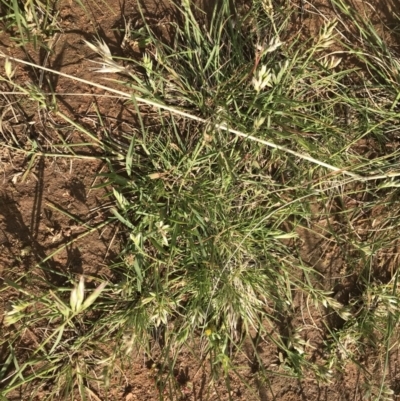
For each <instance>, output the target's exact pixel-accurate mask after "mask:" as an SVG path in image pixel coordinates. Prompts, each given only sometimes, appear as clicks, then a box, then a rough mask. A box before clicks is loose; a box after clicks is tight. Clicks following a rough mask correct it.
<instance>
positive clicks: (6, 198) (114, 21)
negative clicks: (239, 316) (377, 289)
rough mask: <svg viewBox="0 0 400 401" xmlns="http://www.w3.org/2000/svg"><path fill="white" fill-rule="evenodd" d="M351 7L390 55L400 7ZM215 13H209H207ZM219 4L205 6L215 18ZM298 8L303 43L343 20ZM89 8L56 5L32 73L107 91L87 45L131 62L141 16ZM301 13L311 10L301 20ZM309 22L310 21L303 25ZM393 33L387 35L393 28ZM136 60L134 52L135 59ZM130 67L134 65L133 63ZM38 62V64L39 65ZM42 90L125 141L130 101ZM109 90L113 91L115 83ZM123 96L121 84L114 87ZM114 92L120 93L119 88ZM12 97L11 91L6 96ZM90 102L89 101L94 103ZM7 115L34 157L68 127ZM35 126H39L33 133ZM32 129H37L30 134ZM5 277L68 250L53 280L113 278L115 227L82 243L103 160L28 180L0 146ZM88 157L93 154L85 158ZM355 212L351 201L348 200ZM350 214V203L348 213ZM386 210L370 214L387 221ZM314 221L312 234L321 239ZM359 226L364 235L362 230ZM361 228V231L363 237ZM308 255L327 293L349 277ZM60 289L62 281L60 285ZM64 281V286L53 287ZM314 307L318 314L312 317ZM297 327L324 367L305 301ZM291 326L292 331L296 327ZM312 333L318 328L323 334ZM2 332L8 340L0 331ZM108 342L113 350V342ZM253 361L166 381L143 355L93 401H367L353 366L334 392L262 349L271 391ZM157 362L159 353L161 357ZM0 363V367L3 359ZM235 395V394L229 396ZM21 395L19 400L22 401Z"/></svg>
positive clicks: (131, 5)
mask: <svg viewBox="0 0 400 401" xmlns="http://www.w3.org/2000/svg"><path fill="white" fill-rule="evenodd" d="M353 2H354V7H355V8H356V9H358V10H360V11H362V12H364V13H365V15H366V16H368V17H372V18H373V19H372V20H373V22H374V24H376V26H379V27H380V29H381V32H382V34H383V36H385V35H386V37H387V38H388V40H390V42H391V44H392V45H393V46H396V47H397V46H399V45H400V41H399V38H400V33H399V34H398V35H397V34H396V30H394V31H393V28H396V29H397V31H398V28H397V27H395V25H394V23H395V20H394V18H393V10H399V9H400V3H399V2H398V1H397V0H371V1H370V2H369V3H367V2H364V1H361V0H359V1H356V0H353ZM209 3H210V4H209ZM212 3H213V2H212V1H210V2H208V3H206V4H203V7H204V8H205V9H210V7H211V6H212ZM300 3H302V4H303V2H299V4H297V2H296V3H293V5H292V6H293V7H299V18H298V20H297V21H295V22H294V32H295V30H296V29H299V28H301V29H303V30H304V34H305V35H312V34H313V33H315V32H316V30H317V28H318V26H320V24H321V19H320V17H318V16H317V15H316V13H315V9H321V8H324V9H325V10H326V12H325V11H324V14H325V15H332V17H334V16H335V13H336V11H335V9H333V8H332V6H331V5H330V2H328V1H325V0H324V1H320V0H318V1H314V0H311V1H310V2H304V5H303V6H301V4H300ZM85 4H87V7H88V13H86V12H85V11H84V10H83V9H82V8H81V7H80V6H78V5H77V4H76V2H75V1H71V0H61V1H60V2H59V6H58V11H59V18H58V20H59V23H60V32H59V33H57V34H56V36H55V38H54V39H53V42H52V44H51V45H52V50H53V52H52V53H51V54H50V55H47V54H46V53H44V52H40V54H39V56H38V55H37V52H36V53H35V52H34V51H32V52H31V56H32V57H33V58H34V59H35V57H36V59H35V61H36V62H38V63H40V64H42V65H46V66H48V67H50V68H54V69H56V70H59V71H62V72H65V73H68V74H71V75H75V76H79V77H82V78H87V79H90V80H93V79H95V80H97V81H98V82H101V78H100V77H96V76H95V75H94V73H93V71H92V68H93V64H91V63H90V61H89V59H90V57H91V56H92V54H91V51H90V49H89V48H88V47H87V46H85V45H84V44H83V39H86V40H92V39H93V37H94V36H95V35H96V34H98V35H100V37H101V38H103V39H104V40H105V41H106V43H107V44H108V45H109V47H110V49H111V51H112V52H113V54H114V55H119V56H123V55H124V54H125V52H126V49H122V48H121V43H122V39H123V29H124V26H125V25H124V24H125V21H126V20H128V19H129V18H131V17H135V16H137V5H136V3H135V1H133V0H127V1H124V2H119V1H118V0H107V1H106V2H104V3H103V2H94V1H87V2H85ZM303 8H304V9H303ZM145 13H146V15H147V16H148V18H150V19H152V20H153V21H154V23H155V24H160V26H161V27H162V24H163V21H165V20H168V19H171V18H173V17H174V13H173V8H172V7H171V6H170V5H169V3H168V2H167V0H165V1H164V2H161V1H152V0H146V2H145ZM301 13H304V14H301ZM388 28H390V35H389V33H388V32H389V29H388ZM3 35H4V36H3V37H1V38H0V50H2V51H4V52H5V53H8V54H10V55H13V56H15V57H21V58H26V55H24V54H23V53H22V52H21V50H20V49H19V48H17V47H15V46H13V45H12V43H11V42H10V41H9V39H8V38H7V37H6V36H5V34H3ZM131 50H133V53H132V54H134V50H135V49H131ZM130 56H131V54H130ZM37 57H39V58H37ZM36 74H37V72H34V71H33V70H32V69H30V68H23V67H18V69H17V76H18V79H21V80H22V81H29V80H33V79H35V80H36V79H37V75H36ZM41 79H42V82H43V90H45V91H46V90H47V89H49V88H50V87H51V88H52V89H53V90H54V91H55V92H58V93H67V94H69V95H65V96H62V97H60V100H61V106H60V107H61V110H62V111H63V112H64V113H66V114H67V115H69V116H70V117H71V118H73V119H74V120H75V121H76V122H79V123H80V124H82V125H83V126H87V127H88V128H90V129H91V131H92V132H97V133H98V135H99V137H101V135H102V130H104V129H107V130H108V131H109V132H110V133H111V134H115V135H116V136H118V134H119V133H120V132H121V131H123V130H125V131H126V130H129V129H130V128H131V127H132V126H133V125H134V122H135V115H134V113H133V112H131V111H130V110H129V109H127V108H126V107H125V105H124V104H123V102H121V101H120V100H116V99H114V98H110V97H106V96H95V95H101V94H103V92H102V91H101V90H98V89H93V88H88V87H86V86H85V85H83V84H81V83H76V82H72V81H70V80H68V79H66V78H63V77H57V76H52V75H50V74H47V73H45V74H44V75H43V76H42V78H41ZM107 84H110V83H107ZM115 85H116V84H115ZM116 87H117V85H116ZM3 89H4V88H3ZM87 94H92V96H87ZM0 102H2V103H0V104H1V108H2V110H3V111H2V113H4V114H3V120H2V124H3V130H5V132H6V133H7V135H8V137H9V138H11V136H10V134H11V133H13V134H14V135H15V137H16V138H17V140H18V142H19V144H22V145H24V146H25V147H26V149H27V150H29V147H30V146H31V145H30V142H29V140H28V138H29V139H30V140H35V141H37V143H38V144H39V145H40V146H45V145H46V144H47V143H48V141H52V140H53V139H57V138H54V133H53V131H52V129H51V128H52V127H54V126H55V125H57V124H62V121H50V120H48V119H46V117H45V116H43V115H42V114H41V113H40V111H39V112H38V110H36V109H33V110H30V109H29V106H27V108H25V109H22V110H19V109H18V114H17V115H16V116H14V115H13V114H12V112H11V110H9V109H7V107H8V105H7V103H6V102H5V101H4V100H0ZM97 111H99V113H100V114H101V115H102V116H103V119H104V120H103V121H104V126H103V127H101V126H99V125H98V122H96V121H98V120H97V117H96V112H97ZM33 122H34V123H35V124H32V123H33ZM33 127H34V128H33ZM67 134H68V135H70V137H69V138H70V141H71V142H73V141H74V142H79V141H87V138H83V137H82V135H81V134H79V133H78V132H76V131H73V130H71V132H69V133H66V135H67ZM0 149H1V150H0V152H1V153H0V173H1V178H0V179H1V187H0V277H1V278H12V277H13V276H14V275H16V274H17V273H18V272H21V271H28V270H29V269H33V268H34V267H35V265H36V264H37V263H39V262H40V261H41V260H43V259H44V258H46V257H48V256H49V255H51V254H52V253H53V252H55V251H56V250H58V249H60V247H62V246H64V248H63V249H62V250H61V251H60V252H58V253H57V254H55V255H54V257H53V258H51V262H50V263H51V269H52V270H54V271H62V272H70V273H84V274H85V275H87V276H92V277H96V276H99V275H103V274H109V273H108V272H107V268H106V267H107V263H108V262H109V261H111V260H113V259H115V257H116V255H117V253H118V249H119V246H118V242H119V239H120V238H119V235H118V232H117V228H116V227H114V226H107V227H105V228H104V229H99V230H94V231H93V232H92V233H91V234H90V235H88V236H85V237H84V238H82V239H80V240H79V239H78V240H77V241H74V242H73V243H72V244H71V245H68V243H69V242H70V241H71V240H72V239H77V238H79V236H80V235H81V234H82V233H83V232H84V231H85V229H84V228H82V225H81V224H79V223H78V221H81V222H85V223H86V224H88V225H90V226H92V227H93V226H96V225H98V224H101V223H102V222H103V221H104V220H105V218H106V213H107V212H106V211H105V210H104V203H105V201H104V196H105V194H106V191H107V189H96V188H94V187H95V185H96V184H99V183H100V179H96V181H95V177H96V175H97V174H98V173H100V172H102V171H104V168H105V165H104V163H102V162H101V161H98V160H92V159H79V160H78V159H74V160H70V159H67V158H65V159H63V158H54V159H51V158H39V157H38V158H36V160H35V162H34V165H33V167H32V168H30V169H29V171H28V173H27V174H25V173H26V172H27V167H28V166H27V164H28V162H27V159H26V157H25V155H24V154H23V153H21V152H17V151H15V150H12V149H6V148H2V147H1V142H0ZM88 156H90V154H89V155H88ZM349 202H350V200H349ZM348 206H349V207H351V203H349V205H348ZM383 212H384V211H379V210H376V211H373V212H372V214H374V213H375V215H374V216H375V218H376V216H378V217H379V214H380V213H383ZM318 224H319V225H323V224H324V222H316V226H315V227H314V230H315V231H316V232H318ZM360 227H361V226H360ZM361 229H362V227H361V228H360V230H361ZM301 237H302V246H303V249H302V254H303V259H304V261H305V263H309V264H310V265H312V266H314V267H316V268H317V269H318V270H319V271H320V272H321V273H323V274H324V275H325V277H326V281H325V282H324V283H322V285H323V286H326V287H330V288H332V287H333V283H334V278H335V277H338V276H340V274H341V273H343V269H345V266H343V260H342V255H341V253H342V252H343V250H342V249H335V248H332V247H327V246H325V244H324V243H322V240H321V237H319V236H318V235H316V234H313V235H311V234H309V233H307V232H303V233H302V235H301ZM397 246H398V244H395V245H394V246H393V249H391V250H390V249H388V250H386V254H385V253H383V254H382V256H381V260H380V262H379V263H378V265H379V266H380V269H381V272H380V274H382V276H384V275H385V274H386V271H390V270H391V269H393V268H394V265H395V264H397V255H398V252H397ZM54 280H56V278H54ZM355 281H356V280H355V279H352V278H351V277H350V278H348V279H347V281H346V282H342V283H341V285H340V286H339V287H338V288H337V291H336V292H337V294H338V295H337V296H338V297H339V296H342V297H344V298H346V296H347V298H348V297H349V296H350V295H349V294H351V292H352V291H356V289H355V288H354V282H355ZM55 282H56V281H55ZM7 303H8V299H6V297H5V296H3V299H1V302H0V311H4V310H5V308H6V307H7ZM310 308H311V309H310ZM297 311H298V315H297V316H298V320H299V321H301V324H302V325H303V326H304V325H306V326H307V323H308V321H309V323H310V324H309V327H310V330H309V332H307V333H305V335H306V338H307V340H308V341H309V346H310V349H311V348H312V347H314V348H313V352H312V355H313V356H312V358H314V361H318V359H319V358H322V355H321V352H322V351H321V350H322V346H323V343H324V341H325V339H326V330H325V326H324V323H323V321H322V319H321V317H320V314H319V313H318V312H315V314H313V310H312V307H310V305H308V304H307V302H306V300H304V299H301V298H300V297H299V298H298V299H297ZM290 325H291V326H293V327H295V326H296V320H294V321H292V322H290ZM316 328H319V330H317V329H316ZM0 333H1V329H0ZM111 341H112V339H110V342H111ZM247 349H248V353H247V355H241V356H240V357H238V358H237V360H236V363H237V366H239V367H240V371H241V375H242V377H241V378H239V377H237V376H235V375H233V374H232V375H231V376H230V377H229V378H228V379H227V380H228V384H229V386H227V382H226V381H225V380H223V379H213V378H212V377H211V375H210V369H209V366H208V364H207V363H204V361H198V360H195V359H194V358H193V356H192V355H191V354H190V353H189V352H187V353H183V354H182V355H180V356H179V359H178V362H177V364H176V366H178V367H179V368H178V369H177V370H176V371H174V372H165V373H163V372H160V371H159V369H158V368H157V366H156V364H153V363H152V362H151V361H149V359H148V358H145V357H144V356H143V355H137V356H133V357H132V361H131V363H130V364H129V365H128V366H126V365H125V364H123V363H122V362H121V364H118V363H117V364H116V367H115V369H114V372H113V374H112V375H111V382H110V387H109V390H108V393H107V394H106V393H105V392H104V389H96V388H93V389H92V390H93V394H92V395H91V399H94V400H99V399H101V400H105V399H106V398H107V397H108V399H109V400H124V401H132V400H138V401H156V400H158V399H159V397H160V394H159V385H158V384H157V380H160V379H159V375H160V374H161V377H163V375H164V377H165V376H168V374H169V375H170V376H171V377H173V378H174V379H175V381H176V383H178V385H177V393H176V399H177V400H178V399H184V400H193V401H195V400H229V399H231V400H246V401H251V400H262V401H267V400H279V401H310V400H315V401H330V400H338V401H339V400H340V401H342V400H343V401H350V400H352V401H353V400H360V401H361V400H362V394H363V391H361V387H360V386H362V383H363V377H362V376H363V374H362V373H360V372H361V370H360V368H359V367H358V366H356V365H355V364H354V363H352V362H349V363H348V364H347V365H346V370H345V371H343V372H342V374H341V375H339V377H334V378H333V380H332V382H331V383H327V384H326V385H321V384H317V382H316V380H315V379H314V377H311V376H310V377H308V378H307V377H306V378H304V379H303V380H301V381H299V380H295V379H292V378H288V377H286V376H285V372H284V370H283V369H282V366H281V363H280V358H279V350H278V349H277V348H276V347H275V346H273V345H270V344H267V343H260V345H259V347H258V351H259V354H260V356H261V360H262V365H263V367H262V368H263V369H266V370H267V371H270V372H271V374H270V376H269V381H268V382H262V381H261V380H260V375H259V374H258V372H259V371H260V369H261V366H260V363H259V362H257V361H256V360H255V358H254V356H253V355H252V351H251V350H252V347H251V346H250V345H249V346H248V347H247ZM155 354H156V352H155ZM389 359H390V363H389V372H387V374H388V375H389V377H390V382H391V384H392V389H394V391H395V397H396V399H400V372H399V369H398V367H397V365H398V361H399V355H398V351H397V350H394V351H393V352H392V353H391V354H390V355H389ZM0 360H1V357H0ZM362 363H363V364H364V367H365V371H366V372H367V373H365V374H368V375H378V376H381V374H382V372H381V369H382V367H383V361H379V360H376V358H375V356H374V353H373V352H372V351H371V355H370V356H368V355H367V356H366V358H365V361H362ZM228 389H229V390H228ZM18 397H19V395H18V394H15V395H14V398H13V397H11V398H10V399H15V400H17V399H21V398H18Z"/></svg>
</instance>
